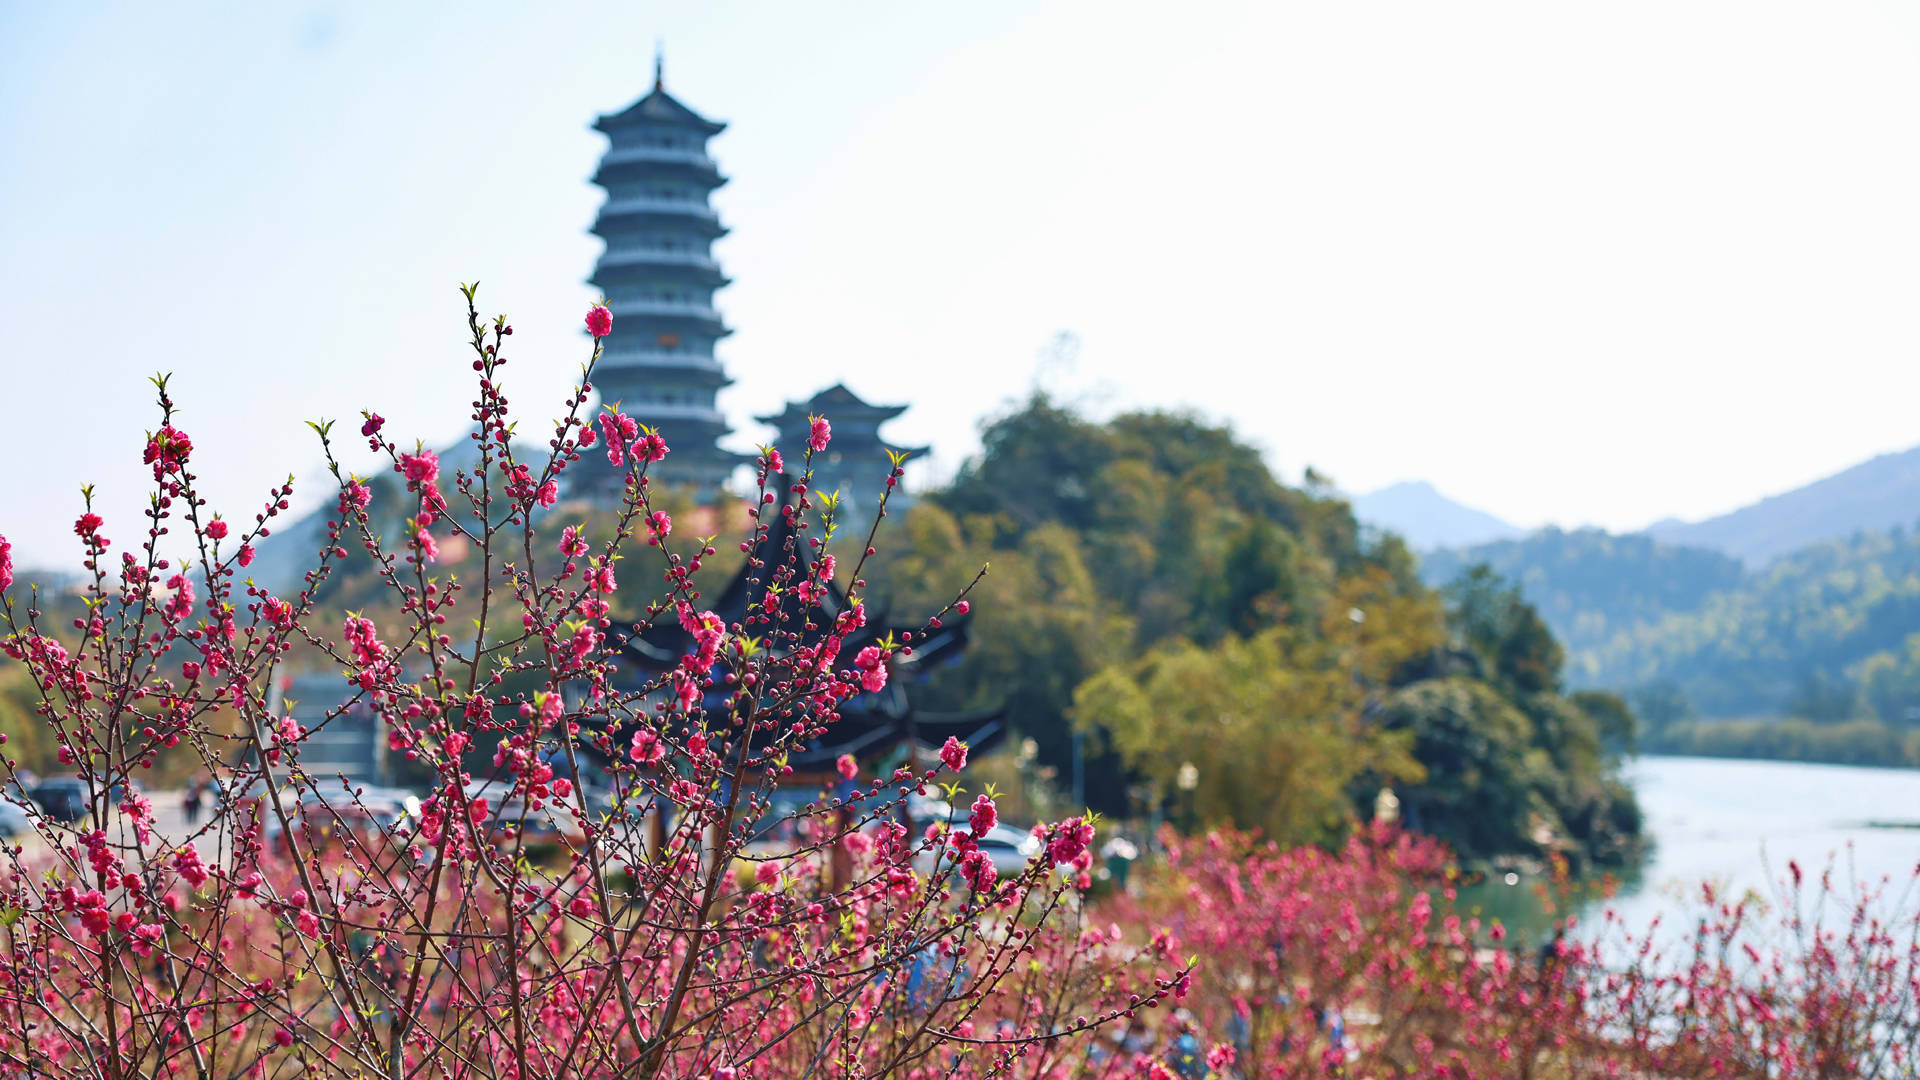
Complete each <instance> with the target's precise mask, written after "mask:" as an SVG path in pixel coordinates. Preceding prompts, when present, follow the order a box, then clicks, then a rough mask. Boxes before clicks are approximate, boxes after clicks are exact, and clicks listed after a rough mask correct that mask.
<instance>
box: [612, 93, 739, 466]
mask: <svg viewBox="0 0 1920 1080" xmlns="http://www.w3.org/2000/svg"><path fill="white" fill-rule="evenodd" d="M593 126H594V129H595V130H597V131H600V132H602V133H604V134H605V135H606V136H607V139H608V146H607V153H606V156H604V157H602V158H601V159H600V170H599V171H598V172H597V173H595V174H594V177H593V182H594V183H595V184H598V185H599V186H601V187H602V188H605V189H606V192H607V201H606V203H605V204H604V205H603V206H601V208H600V217H599V219H598V220H597V221H595V222H594V226H593V232H594V235H596V236H598V237H600V238H601V239H602V240H604V241H606V245H607V247H606V251H605V252H604V253H602V254H601V256H600V262H599V264H598V265H597V266H595V267H594V271H593V276H592V277H591V278H589V279H588V281H589V283H590V284H592V285H594V286H595V287H597V288H598V289H599V290H600V293H601V295H602V296H604V297H605V298H606V302H607V306H608V307H609V308H611V309H612V311H613V317H614V322H613V334H612V335H611V336H610V337H608V338H607V339H606V346H605V351H604V352H603V353H602V354H601V357H600V362H599V366H598V367H597V368H596V369H595V371H594V377H593V382H594V386H595V389H596V390H597V391H598V395H599V399H600V402H601V403H602V404H604V405H617V406H618V407H619V408H620V410H621V411H622V412H625V413H626V414H628V415H629V416H632V417H633V418H634V419H636V420H638V421H640V422H641V423H643V424H647V425H650V426H652V427H656V428H658V429H660V432H661V434H662V435H664V436H665V437H666V440H667V443H668V445H669V446H671V447H672V451H673V452H672V453H670V454H669V455H668V456H667V458H666V460H664V461H662V462H660V463H659V464H658V465H655V466H653V467H652V468H651V470H650V471H649V474H648V475H649V476H651V477H652V478H653V479H654V480H655V482H657V483H665V484H673V485H678V486H684V487H689V488H693V489H695V490H697V491H698V492H699V493H701V494H703V495H707V494H715V493H718V492H719V491H720V490H721V488H722V486H723V485H724V484H725V483H726V481H727V478H728V477H729V476H730V475H731V474H732V472H733V470H734V469H735V467H737V466H738V465H740V464H741V463H742V462H744V461H747V460H750V459H749V458H748V457H747V456H745V455H741V454H735V453H732V452H729V451H727V450H723V449H721V448H720V445H719V443H720V440H721V439H722V438H723V437H724V436H725V435H726V434H727V430H728V429H727V421H726V417H725V416H723V415H722V414H721V412H720V410H719V407H718V406H717V404H716V403H715V395H717V394H718V393H719V391H720V390H721V389H722V388H724V387H726V386H728V385H730V384H731V382H732V380H730V379H728V378H727V374H726V372H725V371H724V370H723V369H722V368H721V366H720V361H719V360H717V359H715V358H714V355H713V347H714V344H715V343H716V342H718V341H719V340H720V339H721V338H724V337H726V336H727V335H728V334H730V333H732V331H731V330H730V329H728V327H727V325H726V323H725V322H724V321H723V320H722V319H721V317H720V313H719V312H718V311H717V310H715V309H714V306H713V294H714V291H715V290H717V289H719V288H721V287H722V286H724V285H726V284H727V277H726V275H725V274H723V273H721V272H720V264H719V263H718V262H716V261H715V260H714V257H713V251H712V248H713V242H714V241H715V240H717V239H719V238H720V237H722V236H725V235H726V233H727V230H726V228H725V227H724V226H722V225H721V224H720V217H719V215H718V214H716V213H714V210H713V207H712V206H711V205H710V204H709V202H708V198H709V196H710V195H712V193H713V191H714V189H716V188H718V187H719V186H720V185H722V184H724V183H726V182H727V181H726V177H724V176H721V175H720V169H719V166H717V165H716V164H715V163H714V160H713V158H712V157H711V156H709V155H708V153H707V140H709V139H711V138H713V137H714V136H715V135H718V134H720V133H721V132H722V131H725V130H726V127H727V125H725V124H724V123H721V122H719V121H716V120H708V119H707V118H705V117H703V116H701V115H700V114H699V113H696V112H694V111H693V110H692V109H689V108H687V107H686V106H685V105H682V104H681V103H680V102H679V101H677V100H675V99H674V98H673V97H672V95H670V94H668V93H667V91H666V87H665V86H664V85H663V82H662V65H661V62H660V60H659V59H658V58H656V59H655V61H654V67H653V90H652V92H650V93H648V94H647V96H645V97H643V98H641V99H640V100H639V101H636V102H634V103H633V104H632V105H631V106H628V107H627V108H626V109H625V110H623V111H621V112H617V113H613V114H611V115H607V116H602V117H600V118H599V119H598V120H595V121H594V124H593ZM581 466H582V467H581V469H580V473H579V475H578V478H577V479H576V480H575V484H576V490H580V491H582V493H584V494H589V495H593V496H598V497H602V498H618V497H619V495H620V493H621V491H622V490H623V486H624V481H623V479H622V477H623V473H621V472H618V471H616V470H614V469H613V468H611V467H609V466H608V465H607V461H606V457H605V455H603V454H586V455H582V457H581Z"/></svg>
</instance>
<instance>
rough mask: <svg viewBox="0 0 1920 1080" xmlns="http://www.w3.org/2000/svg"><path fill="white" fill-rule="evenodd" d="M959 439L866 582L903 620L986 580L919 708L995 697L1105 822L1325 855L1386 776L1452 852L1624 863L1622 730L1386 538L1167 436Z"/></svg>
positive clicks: (1020, 413) (1162, 428) (1529, 616)
mask: <svg viewBox="0 0 1920 1080" xmlns="http://www.w3.org/2000/svg"><path fill="white" fill-rule="evenodd" d="M982 442H983V450H982V454H981V456H980V457H979V458H978V459H977V460H975V461H973V462H971V463H969V464H968V465H967V466H966V467H965V468H963V469H962V470H961V472H960V474H959V475H958V476H957V477H956V478H955V480H954V481H953V483H952V484H951V485H950V486H949V487H947V488H946V489H944V490H941V491H936V492H932V493H930V494H929V495H927V496H926V498H925V499H924V500H923V502H922V503H921V504H920V505H919V506H918V507H916V508H915V509H914V510H913V511H912V513H911V514H910V515H909V516H908V519H907V521H906V523H905V526H904V533H905V536H904V542H896V543H895V544H894V552H895V556H894V558H893V559H891V560H890V561H889V562H888V563H887V564H886V565H884V566H883V567H882V568H881V570H880V572H879V573H877V574H876V575H874V576H875V577H876V578H877V579H885V580H886V581H889V582H894V583H898V584H896V585H894V586H892V589H891V591H892V594H893V597H894V601H895V606H898V607H906V608H918V607H919V606H921V605H925V604H930V603H932V602H933V601H934V600H935V599H936V597H934V596H932V595H920V594H919V590H920V589H923V588H927V587H930V586H928V585H926V584H925V583H945V582H952V581H957V580H965V578H966V577H968V576H969V575H970V574H971V573H972V572H973V570H974V569H975V568H977V567H979V566H980V565H982V564H983V563H991V568H992V569H991V572H990V573H989V574H988V575H987V577H986V579H985V580H984V581H983V582H982V583H981V586H980V588H979V591H978V592H977V593H976V597H977V599H978V603H977V605H976V608H975V610H976V613H977V614H976V622H975V636H974V645H973V648H972V650H971V652H970V653H969V655H968V656H967V658H966V660H965V661H963V662H962V663H961V664H960V665H958V666H957V667H955V668H951V669H948V670H945V671H942V672H939V673H937V674H936V675H934V676H933V678H932V680H931V682H930V683H929V684H928V685H927V686H925V687H924V688H922V689H921V694H922V698H923V701H924V702H926V703H927V704H929V705H931V706H933V707H936V708H961V707H972V706H981V705H988V704H992V703H995V702H999V701H1005V702H1007V704H1008V705H1009V708H1010V718H1011V720H1012V723H1013V724H1014V726H1015V727H1016V728H1017V729H1018V730H1019V731H1020V732H1021V733H1022V734H1023V735H1026V736H1028V737H1031V738H1033V739H1034V740H1035V742H1036V744H1037V747H1038V750H1039V758H1040V761H1041V763H1042V764H1043V765H1044V766H1045V767H1047V768H1049V769H1051V770H1052V771H1053V773H1054V775H1056V776H1058V777H1060V778H1062V779H1064V778H1066V777H1068V776H1069V775H1070V774H1071V769H1072V767H1073V752H1072V748H1073V741H1074V733H1075V731H1078V732H1080V733H1081V735H1082V737H1083V739H1084V740H1085V745H1086V747H1087V748H1088V752H1089V756H1090V760H1088V761H1087V762H1086V764H1085V770H1086V771H1085V775H1086V796H1087V799H1088V801H1089V802H1091V803H1093V804H1094V805H1095V806H1096V807H1099V808H1103V809H1107V810H1110V811H1123V810H1126V809H1130V808H1131V809H1136V810H1137V809H1140V808H1142V804H1143V802H1144V803H1145V804H1148V805H1151V804H1155V803H1157V804H1158V805H1159V806H1160V807H1162V808H1163V809H1164V810H1165V811H1166V812H1167V813H1169V814H1170V815H1172V816H1173V817H1174V819H1175V820H1176V821H1178V822H1180V823H1184V824H1188V825H1193V826H1199V825H1211V824H1218V823H1228V822H1231V823H1234V824H1237V825H1240V826H1243V827H1246V826H1257V827H1260V828H1262V829H1263V830H1265V831H1266V832H1267V833H1268V835H1272V836H1275V837H1276V838H1278V839H1281V840H1282V841H1287V842H1291V841H1299V840H1317V841H1329V840H1332V839H1335V838H1337V837H1338V836H1339V834H1340V833H1341V831H1342V830H1343V828H1344V824H1345V822H1346V821H1347V820H1349V819H1350V818H1351V817H1353V816H1355V815H1359V816H1366V815H1370V814H1371V813H1372V808H1373V803H1374V798H1375V796H1376V794H1377V793H1378V792H1379V790H1380V788H1381V786H1382V785H1391V786H1392V787H1393V788H1394V789H1395V790H1396V792H1397V793H1398V795H1399V798H1400V799H1401V803H1402V805H1403V806H1404V807H1405V810H1406V816H1407V818H1408V820H1409V822H1410V823H1411V824H1413V825H1414V826H1415V827H1418V828H1423V829H1426V830H1428V831H1430V832H1433V833H1435V834H1436V835H1440V836H1442V837H1443V838H1445V839H1446V840H1448V842H1449V843H1451V844H1453V845H1454V846H1455V847H1456V848H1457V849H1459V850H1461V851H1462V852H1463V853H1465V854H1467V855H1469V856H1473V857H1484V856H1492V855H1499V854H1512V853H1520V854H1541V853H1544V852H1545V851H1547V850H1563V851H1567V852H1569V853H1570V854H1572V855H1574V856H1575V857H1576V858H1590V859H1592V860H1594V861H1602V862H1616V861H1619V860H1622V859H1624V858H1626V857H1627V856H1628V854H1629V853H1630V852H1631V849H1632V848H1633V847H1634V844H1635V841H1636V838H1637V835H1638V829H1639V814H1638V809H1637V808H1636V807H1635V805H1634V803H1633V799H1632V795H1631V793H1630V792H1628V791H1627V790H1626V789H1625V787H1624V786H1622V785H1621V784H1620V783H1619V781H1618V779H1617V776H1616V766H1617V759H1616V756H1615V755H1616V751H1617V750H1618V749H1619V748H1620V747H1621V746H1622V745H1624V743H1625V742H1626V740H1627V739H1628V738H1629V737H1630V734H1631V729H1632V718H1631V716H1630V714H1629V713H1628V712H1627V710H1626V708H1625V707H1624V705H1623V704H1622V703H1621V702H1620V701H1619V700H1618V699H1617V698H1613V697H1611V696H1609V695H1587V696H1571V697H1570V696H1567V695H1565V694H1563V693H1562V692H1561V691H1562V687H1561V673H1560V667H1561V659H1562V651H1561V648H1560V645H1559V644H1558V643H1557V642H1555V641H1554V639H1553V636H1552V634H1551V633H1550V632H1549V631H1548V629H1547V627H1546V624H1545V623H1544V622H1543V621H1542V620H1541V619H1540V617H1539V616H1538V615H1537V614H1536V613H1535V612H1534V610H1533V609H1532V608H1531V607H1530V606H1528V605H1527V604H1526V603H1525V602H1523V601H1522V600H1521V599H1520V597H1519V595H1518V594H1517V593H1516V592H1514V591H1512V590H1510V589H1507V588H1505V587H1503V586H1502V585H1501V584H1500V583H1499V582H1497V581H1495V580H1493V579H1491V578H1480V579H1476V580H1475V581H1473V582H1470V583H1468V584H1467V585H1465V586H1463V587H1462V588H1459V589H1455V590H1452V591H1450V592H1449V593H1448V594H1445V595H1443V594H1442V593H1440V592H1438V591H1436V590H1433V589H1431V588H1429V587H1427V586H1426V585H1424V584H1422V583H1421V581H1420V580H1419V578H1418V575H1417V573H1416V571H1415V562H1414V559H1413V557H1412V555H1411V554H1410V553H1409V552H1408V551H1407V549H1406V547H1405V546H1404V545H1403V544H1402V543H1401V542H1400V541H1399V540H1398V539H1397V538H1394V537H1392V536H1384V537H1380V536H1375V535H1373V534H1372V533H1371V531H1370V530H1369V531H1363V530H1362V529H1361V528H1360V527H1359V525H1358V524H1357V522H1356V521H1355V519H1354V516H1353V513H1352V511H1351V510H1350V508H1349V507H1348V506H1347V504H1346V503H1345V502H1343V501H1341V500H1340V499H1338V498H1335V497H1333V496H1332V495H1331V494H1330V493H1326V492H1320V491H1314V490H1303V489H1299V488H1293V487H1288V486H1286V485H1284V484H1282V483H1280V482H1279V481H1278V480H1276V479H1275V478H1274V476H1273V475H1272V473H1271V472H1270V471H1269V470H1268V469H1267V467H1266V465H1265V463H1264V462H1263V460H1262V458H1261V456H1260V455H1259V453H1258V452H1257V451H1255V450H1254V449H1253V448H1252V447H1249V446H1247V445H1245V444H1243V443H1241V442H1239V441H1238V440H1237V439H1235V438H1234V436H1233V435H1232V433H1231V432H1230V431H1227V430H1225V429H1221V428H1217V427H1213V426H1210V425H1207V424H1205V423H1203V422H1200V421H1198V420H1195V419H1193V418H1191V417H1186V416H1180V415H1169V414H1165V413H1143V414H1130V415H1124V416H1120V417H1117V418H1115V419H1114V420H1112V421H1110V422H1107V423H1094V422H1091V421H1088V420H1085V419H1083V418H1081V417H1079V416H1076V415H1075V414H1073V413H1072V412H1071V411H1069V410H1066V409H1063V408H1061V407H1060V406H1058V405H1056V404H1054V403H1053V402H1051V401H1049V400H1047V399H1045V398H1042V397H1036V398H1035V399H1033V400H1031V401H1029V402H1027V403H1026V404H1025V405H1024V406H1023V407H1021V408H1020V409H1018V410H1017V411H1015V412H1013V413H1011V414H1009V415H1007V416H1005V417H1002V418H1001V419H999V420H997V421H995V422H994V423H992V424H990V425H989V426H988V427H987V428H986V429H985V431H984V433H983V439H982ZM882 549H883V551H884V550H886V545H884V544H883V545H882ZM1188 767H1190V768H1191V770H1192V773H1193V774H1194V776H1195V777H1196V778H1197V779H1198V783H1197V784H1194V785H1191V786H1187V787H1183V786H1182V784H1181V783H1180V777H1181V773H1182V771H1183V769H1186V768H1188ZM1129 791H1131V792H1132V793H1133V794H1134V796H1136V797H1135V798H1130V797H1129ZM1142 797H1144V798H1142Z"/></svg>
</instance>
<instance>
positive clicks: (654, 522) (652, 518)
mask: <svg viewBox="0 0 1920 1080" xmlns="http://www.w3.org/2000/svg"><path fill="white" fill-rule="evenodd" d="M672 531H673V518H672V517H670V516H669V515H668V514H667V512H666V511H665V510H655V511H654V512H653V513H651V514H648V515H647V542H648V543H650V544H658V543H659V542H660V541H662V540H665V539H666V538H667V534H668V533H671V532H672Z"/></svg>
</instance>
